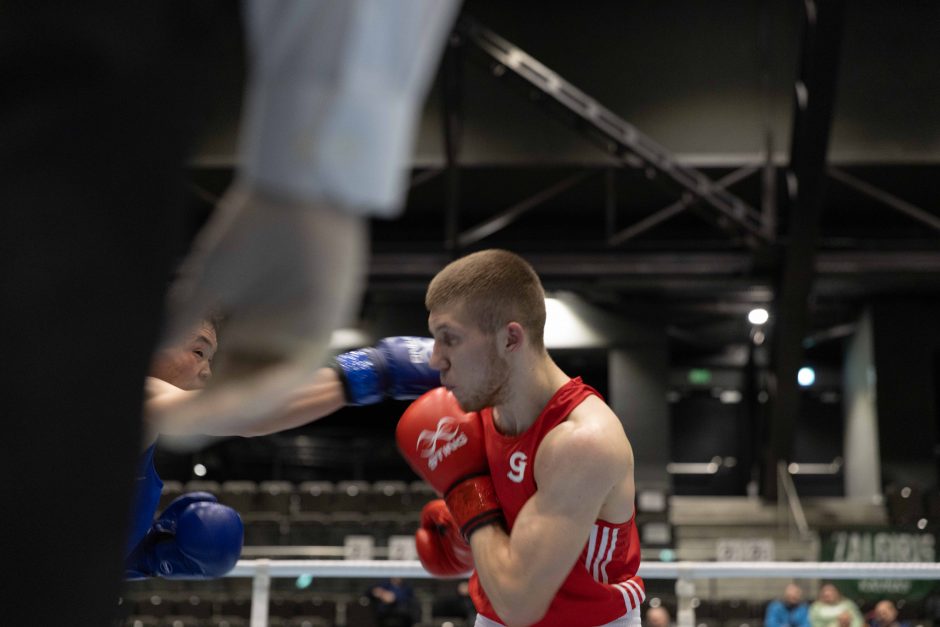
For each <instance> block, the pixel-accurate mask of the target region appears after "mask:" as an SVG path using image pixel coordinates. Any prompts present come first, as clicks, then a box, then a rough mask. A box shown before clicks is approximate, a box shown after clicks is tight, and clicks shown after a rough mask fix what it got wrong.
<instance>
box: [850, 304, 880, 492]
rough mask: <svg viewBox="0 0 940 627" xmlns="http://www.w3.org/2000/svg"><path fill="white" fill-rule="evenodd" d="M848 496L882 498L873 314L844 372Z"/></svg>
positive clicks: (866, 317)
mask: <svg viewBox="0 0 940 627" xmlns="http://www.w3.org/2000/svg"><path fill="white" fill-rule="evenodd" d="M842 373H843V374H842V377H843V381H842V390H843V411H844V412H845V420H844V427H843V428H844V438H843V442H844V444H843V446H844V457H845V473H844V476H845V495H846V496H847V497H859V498H876V497H879V496H881V457H880V452H879V445H878V405H877V397H876V393H875V385H876V373H875V351H874V337H873V332H872V320H871V314H870V312H868V311H866V312H865V313H863V314H862V317H861V318H860V319H859V322H858V326H857V328H856V330H855V334H854V335H853V336H852V338H851V339H850V340H849V343H848V347H847V349H846V351H845V366H844V368H843V369H842Z"/></svg>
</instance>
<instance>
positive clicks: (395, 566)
mask: <svg viewBox="0 0 940 627" xmlns="http://www.w3.org/2000/svg"><path fill="white" fill-rule="evenodd" d="M259 568H264V569H266V571H267V572H266V574H267V575H268V576H270V577H273V578H279V577H299V576H301V575H311V576H313V577H349V578H383V577H406V578H412V579H427V578H430V577H431V575H430V574H428V572H427V571H425V570H424V568H423V567H422V566H421V563H420V562H418V561H406V560H240V561H239V562H238V564H237V565H236V566H235V568H234V569H233V570H232V571H231V572H230V573H229V574H228V575H226V576H227V577H254V576H255V574H256V573H257V571H258V569H259ZM639 575H640V576H641V577H646V578H648V579H713V578H737V579H741V578H752V577H795V578H804V579H871V578H876V579H932V580H938V581H940V563H898V562H643V563H642V564H641V565H640V572H639Z"/></svg>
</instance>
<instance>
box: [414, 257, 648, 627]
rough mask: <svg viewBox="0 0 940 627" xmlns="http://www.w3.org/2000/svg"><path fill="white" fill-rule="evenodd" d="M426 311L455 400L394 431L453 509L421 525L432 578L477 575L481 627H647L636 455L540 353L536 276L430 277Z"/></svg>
mask: <svg viewBox="0 0 940 627" xmlns="http://www.w3.org/2000/svg"><path fill="white" fill-rule="evenodd" d="M426 304H427V307H428V311H429V312H430V316H429V327H430V330H431V333H432V334H433V336H434V339H435V344H434V351H433V353H432V356H431V365H432V366H433V367H434V368H436V369H438V370H440V372H441V382H442V384H443V385H444V386H445V387H446V388H447V389H448V390H450V392H451V393H452V394H446V393H444V392H443V391H441V390H438V391H435V392H429V393H428V394H426V395H425V396H423V397H422V398H420V399H418V400H417V401H415V403H414V404H413V405H412V406H411V407H410V408H409V409H408V411H406V413H405V415H404V416H403V417H402V421H401V422H400V423H399V429H398V439H399V446H400V448H401V450H402V452H403V453H404V454H405V455H406V457H408V458H409V462H410V463H411V464H412V466H413V467H414V468H415V469H416V470H418V471H419V472H420V473H421V474H422V475H424V476H425V477H426V478H427V479H428V481H429V482H430V483H431V484H432V485H434V486H435V487H437V488H438V489H439V490H440V491H441V492H442V493H445V494H446V495H447V501H446V504H445V502H444V501H434V502H432V503H431V504H429V505H428V506H427V507H426V508H425V511H424V512H423V521H422V530H420V531H419V532H418V535H417V541H418V549H419V555H420V556H421V559H422V562H423V563H424V564H425V567H426V568H428V570H429V571H431V572H433V573H436V574H440V575H456V574H459V573H460V572H462V571H466V570H469V568H470V567H473V568H475V572H474V574H473V577H472V580H471V596H472V597H473V601H474V604H475V605H476V608H477V611H478V613H479V615H478V618H477V622H476V625H477V627H490V626H494V625H538V626H540V627H543V626H550V625H551V626H554V625H557V626H564V627H589V626H590V627H595V626H602V625H604V626H618V627H619V626H624V627H627V626H638V625H639V624H640V620H639V616H640V611H639V609H638V608H639V606H640V604H641V603H642V601H643V600H644V597H645V591H644V586H643V581H642V579H640V578H639V577H637V576H636V572H637V569H638V568H639V563H640V547H639V541H638V537H637V532H636V527H635V525H634V510H633V501H634V483H633V453H632V449H631V447H630V443H629V441H628V440H627V437H626V434H625V433H624V430H623V426H622V425H621V423H620V420H619V419H618V418H617V416H616V415H615V414H614V413H613V411H611V409H610V408H609V407H608V406H607V405H606V404H605V403H604V401H603V400H602V399H601V398H600V396H599V395H598V394H597V392H595V391H594V390H593V389H592V388H590V387H588V386H587V385H585V384H584V383H583V382H582V381H581V380H580V378H575V379H571V378H569V377H568V375H566V374H565V373H564V372H562V371H561V369H560V368H559V367H558V366H557V365H556V364H555V362H554V361H553V360H552V359H551V357H550V356H549V355H548V353H547V351H546V350H545V346H544V343H543V337H542V336H543V329H544V324H545V304H544V292H543V290H542V286H541V282H540V281H539V278H538V276H537V275H536V273H535V271H534V270H533V269H532V267H531V266H529V264H528V263H526V262H525V261H524V260H522V259H521V258H520V257H518V256H517V255H514V254H512V253H509V252H506V251H500V250H488V251H482V252H479V253H474V254H472V255H469V256H467V257H463V258H461V259H459V260H457V261H455V262H453V263H451V264H450V265H448V266H447V267H446V268H444V269H443V270H442V271H441V272H440V273H439V274H438V275H437V276H436V277H435V278H434V280H433V281H432V282H431V284H430V286H429V288H428V292H427V297H426ZM457 403H459V407H458V406H457ZM461 410H462V411H461ZM445 418H446V419H445ZM487 471H488V474H489V475H490V477H491V479H489V478H487V477H486V476H485V475H486V474H487ZM481 475H482V476H481ZM455 495H459V497H456V496H455ZM497 501H498V502H497ZM499 510H501V513H502V518H503V520H502V521H500V520H498V516H499ZM494 511H495V512H496V516H495V517H496V518H497V520H495V521H494ZM467 542H469V545H470V546H469V549H470V550H468V547H467ZM471 553H472V556H471Z"/></svg>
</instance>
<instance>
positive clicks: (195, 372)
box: [150, 322, 218, 390]
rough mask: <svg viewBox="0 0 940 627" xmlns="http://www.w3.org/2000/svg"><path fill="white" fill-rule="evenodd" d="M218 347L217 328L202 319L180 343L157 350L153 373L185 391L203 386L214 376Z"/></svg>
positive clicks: (151, 373)
mask: <svg viewBox="0 0 940 627" xmlns="http://www.w3.org/2000/svg"><path fill="white" fill-rule="evenodd" d="M217 348H218V342H217V340H216V334H215V327H213V326H212V324H210V323H209V322H203V323H202V324H200V325H199V326H198V327H197V328H196V329H194V330H193V332H192V333H190V334H189V336H188V337H187V338H186V339H184V340H183V341H181V342H180V343H179V344H177V345H175V346H170V347H167V348H164V349H161V350H159V351H157V354H156V355H154V358H153V364H152V366H151V368H150V376H151V377H155V378H157V379H162V380H163V381H166V382H167V383H172V384H173V385H175V386H176V387H178V388H180V389H183V390H199V389H202V388H203V387H205V385H206V382H207V381H209V377H211V376H212V359H213V358H214V357H215V351H216V349H217Z"/></svg>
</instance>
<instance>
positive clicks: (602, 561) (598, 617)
mask: <svg viewBox="0 0 940 627" xmlns="http://www.w3.org/2000/svg"><path fill="white" fill-rule="evenodd" d="M592 394H593V395H595V396H597V397H600V394H598V393H597V391H596V390H594V389H593V388H592V387H590V386H588V385H585V384H584V383H583V382H582V381H581V377H577V378H574V379H571V380H570V381H568V383H566V384H565V385H563V386H562V387H561V388H560V389H559V390H558V391H557V392H556V393H555V395H554V396H553V397H552V399H551V400H550V401H549V402H548V405H546V406H545V409H543V410H542V413H541V414H540V415H539V417H538V418H537V419H536V421H535V422H534V423H533V424H532V426H531V427H529V428H528V429H527V430H526V431H525V432H524V433H523V434H521V435H519V436H505V435H502V434H500V433H499V432H498V431H497V430H496V427H495V426H494V424H493V410H492V408H486V409H484V410H483V411H482V412H480V413H481V415H482V417H483V434H484V438H485V442H486V457H487V459H488V461H489V464H490V473H491V476H492V477H493V484H494V485H495V487H496V494H497V496H498V497H499V502H500V504H502V507H503V513H504V514H505V516H506V524H507V525H508V527H509V529H510V530H512V527H513V524H515V522H516V517H517V516H518V515H519V510H520V509H522V506H523V505H524V504H525V502H526V501H528V500H529V497H531V496H532V495H533V494H535V490H536V485H535V478H534V477H533V469H534V467H535V455H536V453H537V451H538V448H539V444H541V442H542V438H544V437H545V435H546V434H548V432H549V431H551V430H552V429H553V428H555V427H556V426H557V425H559V424H560V423H562V422H564V421H565V420H567V419H568V415H569V414H570V413H571V411H572V410H573V409H574V408H575V407H577V406H578V405H579V404H580V403H581V402H582V401H583V400H584V399H585V398H587V397H588V396H591V395H592ZM634 517H635V515H634ZM634 517H631V518H630V520H628V521H627V522H625V523H621V524H619V525H615V524H612V523H609V522H607V521H604V520H597V521H596V522H595V523H594V527H593V528H592V530H591V536H590V538H589V539H588V541H587V542H586V543H585V545H584V549H583V550H582V551H581V556H580V557H579V558H578V561H577V563H575V565H574V567H573V568H572V569H571V572H570V573H568V577H567V578H566V579H565V581H564V583H562V585H561V588H560V589H559V590H558V592H557V593H556V594H555V598H554V599H552V602H551V605H550V606H549V609H548V612H547V613H546V614H545V618H543V619H542V620H540V621H539V622H538V623H535V625H536V626H537V627H553V626H559V627H593V626H595V625H603V624H605V623H609V622H611V621H612V620H614V619H616V618H619V617H621V616H623V615H624V614H625V613H627V612H628V611H630V610H632V609H635V608H638V607H639V606H640V603H642V602H643V600H644V599H645V598H646V588H645V587H644V585H643V580H642V579H641V578H640V577H637V576H636V571H637V569H638V568H639V567H640V539H639V537H638V535H637V531H636V526H635V525H634V524H633V520H634ZM470 596H471V598H472V599H473V604H474V605H475V606H476V608H477V612H479V613H480V614H482V615H483V616H485V617H487V618H489V619H490V620H495V621H499V622H502V621H501V620H500V618H499V616H498V615H497V614H496V612H495V610H493V606H492V605H491V604H490V601H489V599H488V598H487V597H486V593H485V592H484V591H483V586H481V585H480V580H479V577H477V574H476V572H474V573H473V576H472V577H471V578H470Z"/></svg>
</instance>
